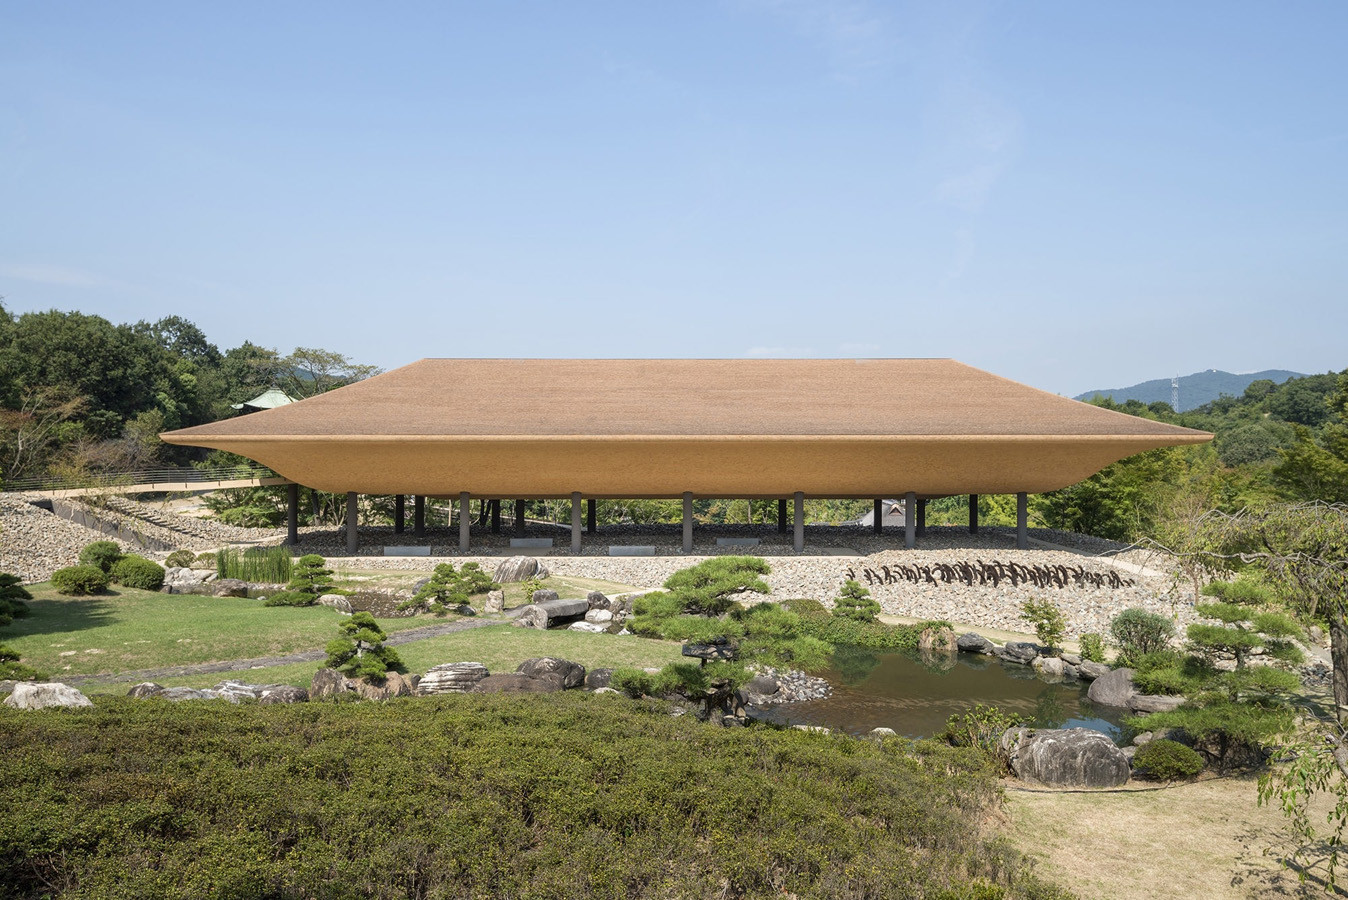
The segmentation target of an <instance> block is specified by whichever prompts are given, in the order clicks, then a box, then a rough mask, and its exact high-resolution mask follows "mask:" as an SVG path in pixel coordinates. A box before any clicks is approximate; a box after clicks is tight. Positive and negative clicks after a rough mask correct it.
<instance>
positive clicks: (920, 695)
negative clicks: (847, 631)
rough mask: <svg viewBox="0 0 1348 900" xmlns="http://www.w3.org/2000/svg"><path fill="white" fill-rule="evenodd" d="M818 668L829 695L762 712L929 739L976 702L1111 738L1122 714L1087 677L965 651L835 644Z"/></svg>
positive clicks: (778, 718)
mask: <svg viewBox="0 0 1348 900" xmlns="http://www.w3.org/2000/svg"><path fill="white" fill-rule="evenodd" d="M821 674H822V675H823V677H824V678H826V679H828V682H829V684H830V685H831V686H832V687H833V693H832V695H831V696H829V697H827V698H825V699H823V700H810V701H806V702H803V703H792V704H788V705H786V706H780V707H775V708H773V709H770V710H767V711H765V712H764V713H763V717H764V718H767V719H769V720H770V721H775V722H781V723H783V724H790V725H826V726H828V727H829V728H833V729H835V730H840V731H847V732H850V733H852V734H865V733H867V732H869V731H871V729H874V728H881V727H883V728H893V729H894V730H895V731H897V732H898V733H899V734H902V735H906V736H908V737H930V736H931V735H933V734H936V733H937V732H939V731H940V730H941V729H942V728H944V727H945V722H946V719H948V718H949V717H950V716H952V715H955V714H956V713H961V712H964V711H965V710H967V709H968V708H969V707H972V706H973V705H974V704H977V703H984V704H990V705H993V706H997V707H1000V708H1001V709H1003V710H1005V711H1006V712H1011V713H1018V714H1020V715H1022V716H1028V717H1030V718H1031V719H1033V720H1034V724H1035V725H1036V726H1038V727H1041V728H1073V727H1076V726H1078V725H1080V726H1085V727H1087V728H1094V729H1096V730H1098V731H1103V732H1105V733H1106V734H1108V735H1109V736H1110V737H1112V738H1114V739H1116V740H1117V739H1118V738H1119V737H1120V735H1121V734H1122V731H1123V729H1122V727H1121V725H1122V721H1123V717H1124V716H1126V715H1127V711H1126V710H1115V709H1111V708H1109V707H1100V706H1096V705H1095V704H1093V703H1091V702H1090V701H1089V700H1087V699H1086V688H1087V686H1088V683H1087V682H1075V681H1065V682H1062V683H1059V684H1050V683H1048V682H1046V681H1043V680H1041V679H1040V678H1039V677H1038V676H1037V675H1035V673H1034V671H1033V670H1032V669H1030V668H1028V667H1026V666H1017V665H1012V664H1005V663H1002V662H1001V661H1000V660H997V659H993V658H990V657H986V656H978V655H975V654H971V653H959V654H944V653H936V654H931V653H927V654H916V653H915V654H911V655H910V654H905V653H898V652H888V651H878V650H868V649H866V648H863V647H842V646H840V647H838V649H837V651H836V652H835V654H834V657H833V666H832V667H831V668H830V669H829V670H828V671H827V672H824V673H821Z"/></svg>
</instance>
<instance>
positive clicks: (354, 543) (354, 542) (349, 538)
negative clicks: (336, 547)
mask: <svg viewBox="0 0 1348 900" xmlns="http://www.w3.org/2000/svg"><path fill="white" fill-rule="evenodd" d="M359 549H360V536H359V535H357V534H356V492H355V491H347V492H346V552H347V553H348V554H351V555H353V556H354V555H355V553H356V551H357V550H359Z"/></svg>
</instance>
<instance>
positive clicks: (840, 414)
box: [161, 359, 1212, 498]
mask: <svg viewBox="0 0 1348 900" xmlns="http://www.w3.org/2000/svg"><path fill="white" fill-rule="evenodd" d="M161 437H163V439H164V440H165V441H167V442H169V443H172V444H183V445H189V446H201V447H212V448H217V449H223V450H229V451H232V452H235V453H239V454H242V455H244V456H247V457H249V458H252V459H255V460H257V461H258V462H260V463H263V464H264V465H267V466H270V467H271V468H272V469H274V470H275V471H277V472H279V473H280V474H282V475H285V476H286V477H288V478H290V479H292V480H294V481H297V482H299V483H301V484H305V485H309V486H311V487H315V488H320V489H322V490H329V491H339V492H342V491H358V492H361V493H383V494H391V493H411V494H427V495H432V496H439V495H455V494H458V493H459V492H461V491H468V492H470V493H471V494H473V495H475V496H481V497H505V498H509V497H529V498H537V497H551V496H568V495H570V494H571V493H572V492H573V491H580V492H581V493H583V494H586V495H589V496H603V497H676V496H679V495H680V494H682V493H683V492H684V491H693V492H694V493H695V494H699V495H702V496H716V497H732V496H735V497H739V496H750V497H779V496H786V495H789V494H791V493H793V492H795V491H803V492H805V493H806V495H807V496H826V497H852V496H855V497H876V496H892V495H894V494H896V493H903V492H906V491H915V492H916V493H918V494H919V495H920V496H944V495H949V494H955V493H1014V492H1017V491H1030V492H1039V491H1046V490H1052V489H1055V488H1059V487H1065V486H1066V485H1069V484H1073V483H1075V482H1077V481H1080V480H1082V479H1084V478H1087V477H1089V476H1090V475H1091V474H1093V473H1095V472H1097V471H1099V470H1100V469H1101V468H1103V467H1104V466H1106V465H1108V464H1110V463H1112V462H1115V461H1117V460H1119V459H1122V458H1124V457H1126V456H1130V455H1132V454H1134V453H1138V452H1141V451H1144V450H1149V449H1154V448H1157V447H1168V446H1176V445H1181V444H1192V443H1200V442H1203V441H1208V440H1211V438H1212V435H1210V434H1208V433H1206V432H1201V431H1194V430H1192V429H1188V428H1180V427H1178V426H1174V425H1167V424H1164V423H1160V422H1154V421H1151V420H1148V419H1141V418H1138V417H1135V416H1129V415H1125V414H1122V413H1117V412H1112V411H1110V410H1105V409H1100V408H1098V407H1094V406H1090V405H1089V404H1085V403H1080V402H1077V401H1075V400H1069V399H1067V398H1065V397H1059V396H1057V395H1054V394H1049V393H1046V392H1044V391H1040V390H1037V389H1035V388H1031V387H1028V386H1027V385H1023V384H1019V383H1017V382H1014V381H1010V380H1008V379H1005V378H1000V377H998V376H996V375H992V374H990V373H987V372H983V371H981V370H979V369H975V368H972V367H970V366H966V365H963V364H962V363H958V362H956V361H954V360H949V359H873V360H832V359H809V360H779V359H773V360H742V359H736V360H667V359H663V360H578V359H557V360H549V359H425V360H421V361H420V362H416V363H412V364H411V365H407V366H403V367H402V368H399V369H395V370H393V371H391V372H386V373H384V374H382V375H377V376H375V377H373V378H369V379H367V380H365V381H361V382H357V383H356V384H352V385H349V386H347V387H343V388H339V389H338V390H335V391H331V392H329V393H326V394H320V395H318V396H316V397H311V398H308V399H306V400H302V401H299V402H297V403H293V404H289V405H286V406H282V407H278V408H276V409H271V410H264V411H262V412H256V413H252V414H250V415H247V416H241V417H238V418H234V419H226V420H223V421H220V422H213V423H211V424H208V425H200V426H197V427H194V428H186V429H182V430H180V431H172V432H167V433H165V434H163V435H161Z"/></svg>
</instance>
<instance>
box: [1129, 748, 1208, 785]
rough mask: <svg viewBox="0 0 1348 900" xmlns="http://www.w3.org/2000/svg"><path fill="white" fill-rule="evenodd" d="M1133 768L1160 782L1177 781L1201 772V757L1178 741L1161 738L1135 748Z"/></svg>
mask: <svg viewBox="0 0 1348 900" xmlns="http://www.w3.org/2000/svg"><path fill="white" fill-rule="evenodd" d="M1133 768H1135V769H1137V770H1138V771H1139V772H1142V773H1143V774H1145V775H1147V776H1148V777H1151V778H1155V779H1158V780H1160V781H1179V780H1180V779H1183V778H1193V777H1194V776H1195V775H1197V774H1198V773H1199V772H1201V771H1203V757H1201V756H1199V755H1198V753H1197V752H1195V751H1193V750H1191V749H1189V748H1188V747H1186V746H1184V745H1183V744H1181V743H1179V742H1178V741H1171V740H1166V739H1164V738H1161V739H1158V740H1154V741H1148V742H1147V743H1145V744H1143V745H1142V746H1141V747H1139V748H1137V754H1136V755H1134V756H1133Z"/></svg>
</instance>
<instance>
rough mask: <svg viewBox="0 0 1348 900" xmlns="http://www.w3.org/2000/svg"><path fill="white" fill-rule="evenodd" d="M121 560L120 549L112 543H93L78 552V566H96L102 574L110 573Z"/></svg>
mask: <svg viewBox="0 0 1348 900" xmlns="http://www.w3.org/2000/svg"><path fill="white" fill-rule="evenodd" d="M121 558H122V548H121V547H118V546H117V545H116V544H115V543H113V542H112V541H94V542H93V543H92V544H90V545H88V546H87V547H85V548H84V549H83V550H81V551H80V565H82V566H98V567H99V568H100V569H102V570H103V571H104V572H111V571H112V567H113V565H114V564H115V563H116V562H117V560H119V559H121Z"/></svg>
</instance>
